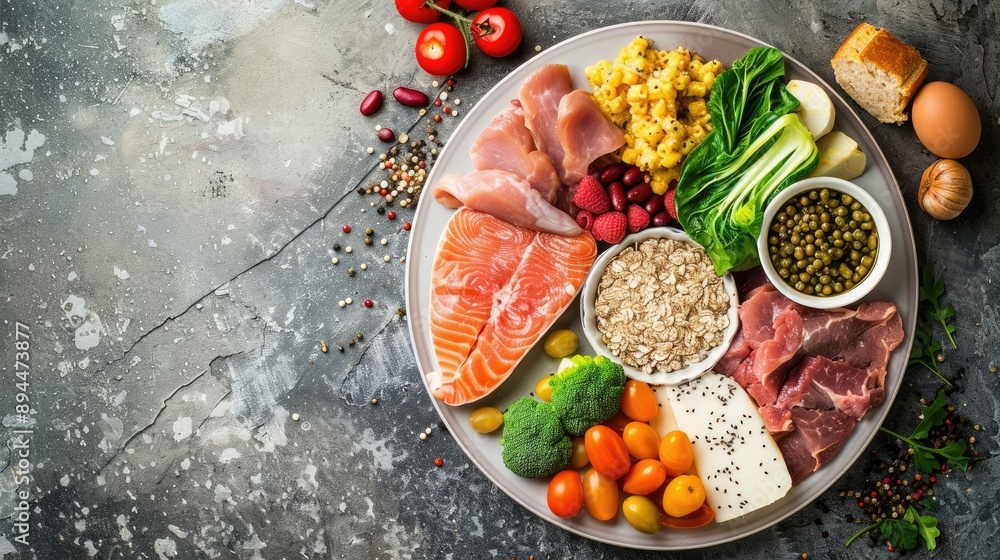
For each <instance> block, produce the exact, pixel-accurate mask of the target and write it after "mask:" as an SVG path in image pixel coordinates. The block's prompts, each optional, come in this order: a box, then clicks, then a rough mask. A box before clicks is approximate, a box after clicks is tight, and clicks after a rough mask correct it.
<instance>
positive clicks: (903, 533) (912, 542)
mask: <svg viewBox="0 0 1000 560" xmlns="http://www.w3.org/2000/svg"><path fill="white" fill-rule="evenodd" d="M878 529H879V531H882V536H884V537H885V539H886V540H887V541H889V544H891V545H892V546H894V547H897V548H902V549H904V550H913V549H914V548H916V547H917V526H916V525H914V524H913V523H912V522H911V521H907V520H906V518H905V517H904V518H903V519H886V520H885V521H883V522H882V523H880V524H879V526H878ZM939 534H940V532H939Z"/></svg>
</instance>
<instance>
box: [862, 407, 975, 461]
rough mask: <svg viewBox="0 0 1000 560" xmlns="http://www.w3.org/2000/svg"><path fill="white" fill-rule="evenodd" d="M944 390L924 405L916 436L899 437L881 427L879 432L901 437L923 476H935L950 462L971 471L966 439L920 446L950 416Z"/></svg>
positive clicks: (912, 434)
mask: <svg viewBox="0 0 1000 560" xmlns="http://www.w3.org/2000/svg"><path fill="white" fill-rule="evenodd" d="M947 404H948V403H947V402H946V401H945V397H944V391H943V390H942V391H938V394H937V398H935V399H934V402H933V403H931V404H930V405H929V406H921V407H920V409H921V412H922V419H921V420H920V423H918V424H917V427H916V428H914V429H913V433H911V434H910V435H909V437H907V436H904V435H901V434H897V433H896V432H894V431H892V430H890V429H888V428H885V427H880V428H879V430H881V431H883V432H885V433H887V434H889V435H891V436H893V437H895V438H898V439H899V440H900V441H902V442H903V443H905V444H907V445H909V446H910V448H911V449H913V465H914V466H915V467H917V470H919V471H920V472H923V473H932V472H934V471H936V470H938V469H940V468H941V463H942V461H944V462H947V463H949V464H951V465H953V466H955V467H958V468H960V469H962V472H965V471H966V470H967V469H968V468H969V460H970V457H969V456H968V455H967V454H966V451H968V449H969V445H968V444H967V443H966V442H965V440H964V439H956V440H955V441H953V442H951V443H950V444H948V445H946V446H944V447H941V448H938V447H932V446H930V445H926V444H925V443H921V440H924V439H926V438H927V436H929V435H930V430H931V428H933V427H935V426H940V425H941V424H942V423H943V422H944V419H945V416H947V415H948V411H947V410H946V408H945V407H946V406H947Z"/></svg>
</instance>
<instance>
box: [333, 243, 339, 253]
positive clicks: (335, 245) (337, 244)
mask: <svg viewBox="0 0 1000 560" xmlns="http://www.w3.org/2000/svg"><path fill="white" fill-rule="evenodd" d="M333 250H334V251H339V250H340V243H334V244H333Z"/></svg>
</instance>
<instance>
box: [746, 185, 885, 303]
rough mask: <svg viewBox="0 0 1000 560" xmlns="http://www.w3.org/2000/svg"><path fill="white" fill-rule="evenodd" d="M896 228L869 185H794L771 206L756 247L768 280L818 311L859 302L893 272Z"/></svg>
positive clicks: (766, 211)
mask: <svg viewBox="0 0 1000 560" xmlns="http://www.w3.org/2000/svg"><path fill="white" fill-rule="evenodd" d="M891 249H892V241H891V235H890V232H889V223H888V221H886V218H885V213H884V212H882V208H881V207H879V205H878V203H877V202H876V201H875V199H874V198H872V196H871V195H869V194H868V193H867V192H866V191H865V190H864V189H863V188H861V187H859V186H858V185H856V184H854V183H851V182H850V181H845V180H843V179H838V178H836V177H812V178H809V179H803V180H802V181H799V182H797V183H795V184H793V185H790V186H789V187H787V188H786V189H784V190H783V191H781V192H780V193H778V195H777V196H776V197H775V198H774V199H773V200H772V201H771V202H770V203H769V204H768V205H767V208H766V209H765V210H764V220H763V222H762V226H761V232H760V237H759V238H758V239H757V250H758V252H759V254H760V262H761V266H762V267H763V269H764V273H765V274H766V275H767V277H768V279H769V280H770V281H771V283H772V284H774V287H775V288H777V289H778V291H780V292H781V293H782V294H784V295H785V296H786V297H788V298H789V299H791V300H792V301H794V302H796V303H800V304H802V305H805V306H807V307H813V308H818V309H831V308H835V307H844V306H847V305H850V304H852V303H855V302H857V301H859V300H860V299H861V298H863V297H865V296H866V295H867V294H868V293H869V292H871V290H872V289H873V288H874V287H875V286H876V285H878V283H879V281H881V280H882V276H883V275H884V274H885V271H886V269H887V268H888V267H889V255H890V251H891Z"/></svg>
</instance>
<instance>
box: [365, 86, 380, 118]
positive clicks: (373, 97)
mask: <svg viewBox="0 0 1000 560" xmlns="http://www.w3.org/2000/svg"><path fill="white" fill-rule="evenodd" d="M381 106H382V92H381V91H379V90H377V89H376V90H374V91H372V92H371V93H369V94H368V95H366V96H365V98H364V100H363V101H362V102H361V114H362V115H364V116H366V117H367V116H368V115H371V114H374V113H375V111H378V108H379V107H381Z"/></svg>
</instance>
